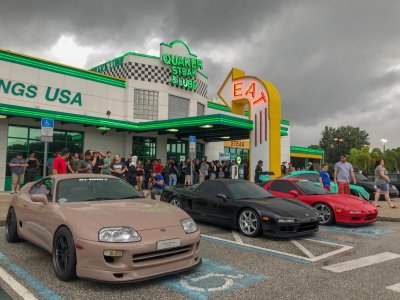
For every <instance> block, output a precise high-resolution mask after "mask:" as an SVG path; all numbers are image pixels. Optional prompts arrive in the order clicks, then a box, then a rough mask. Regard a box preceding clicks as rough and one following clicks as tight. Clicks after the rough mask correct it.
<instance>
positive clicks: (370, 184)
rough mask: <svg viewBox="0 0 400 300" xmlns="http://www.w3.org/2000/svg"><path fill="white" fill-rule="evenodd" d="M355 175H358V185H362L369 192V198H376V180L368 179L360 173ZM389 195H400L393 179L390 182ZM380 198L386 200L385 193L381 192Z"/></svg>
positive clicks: (395, 196) (392, 196) (391, 196)
mask: <svg viewBox="0 0 400 300" xmlns="http://www.w3.org/2000/svg"><path fill="white" fill-rule="evenodd" d="M355 176H356V180H357V184H356V185H359V186H362V187H363V188H364V189H365V190H366V191H367V192H368V193H369V196H370V197H369V199H370V200H374V199H375V192H376V184H375V182H374V180H371V179H368V178H367V177H365V176H364V175H362V174H360V173H355ZM389 176H390V175H389ZM389 178H390V177H389ZM390 179H391V178H390ZM389 196H390V198H397V197H398V196H399V191H398V189H397V188H396V186H395V185H394V184H392V181H391V182H390V184H389ZM379 199H380V200H385V197H384V195H383V194H381V195H380V196H379Z"/></svg>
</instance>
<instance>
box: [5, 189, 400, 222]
mask: <svg viewBox="0 0 400 300" xmlns="http://www.w3.org/2000/svg"><path fill="white" fill-rule="evenodd" d="M12 196H13V195H11V194H10V193H8V192H0V226H4V222H5V220H6V217H7V209H8V205H9V204H10V201H11V198H12ZM393 203H394V204H395V205H396V206H398V207H399V208H395V209H392V208H389V205H388V204H387V202H386V201H379V205H380V207H379V208H378V210H379V213H378V220H379V221H388V222H400V198H396V199H394V200H393Z"/></svg>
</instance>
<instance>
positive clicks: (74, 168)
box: [68, 152, 79, 174]
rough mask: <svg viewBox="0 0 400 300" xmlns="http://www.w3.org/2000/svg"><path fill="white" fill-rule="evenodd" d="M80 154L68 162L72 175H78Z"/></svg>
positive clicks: (73, 156) (75, 154)
mask: <svg viewBox="0 0 400 300" xmlns="http://www.w3.org/2000/svg"><path fill="white" fill-rule="evenodd" d="M78 163H79V153H77V152H75V153H74V155H72V157H71V159H70V160H69V161H68V170H69V171H70V172H71V173H73V174H74V173H78Z"/></svg>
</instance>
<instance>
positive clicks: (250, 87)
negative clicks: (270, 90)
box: [233, 79, 268, 105]
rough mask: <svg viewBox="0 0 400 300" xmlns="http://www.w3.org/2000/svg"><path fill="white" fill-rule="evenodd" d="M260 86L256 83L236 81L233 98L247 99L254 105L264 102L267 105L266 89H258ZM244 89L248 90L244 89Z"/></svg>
mask: <svg viewBox="0 0 400 300" xmlns="http://www.w3.org/2000/svg"><path fill="white" fill-rule="evenodd" d="M259 85H261V84H260V83H258V82H256V81H248V80H246V81H243V80H242V79H239V80H236V81H235V82H234V83H233V97H234V98H239V97H240V98H246V99H248V100H249V101H250V103H252V104H253V105H257V104H259V103H262V102H264V103H267V97H268V95H267V92H266V90H265V88H264V87H258V86H259ZM243 87H246V88H245V89H244V88H243ZM243 91H244V94H243Z"/></svg>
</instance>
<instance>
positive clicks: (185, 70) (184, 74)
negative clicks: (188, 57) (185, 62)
mask: <svg viewBox="0 0 400 300" xmlns="http://www.w3.org/2000/svg"><path fill="white" fill-rule="evenodd" d="M187 70H188V69H186V68H182V76H187Z"/></svg>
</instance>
